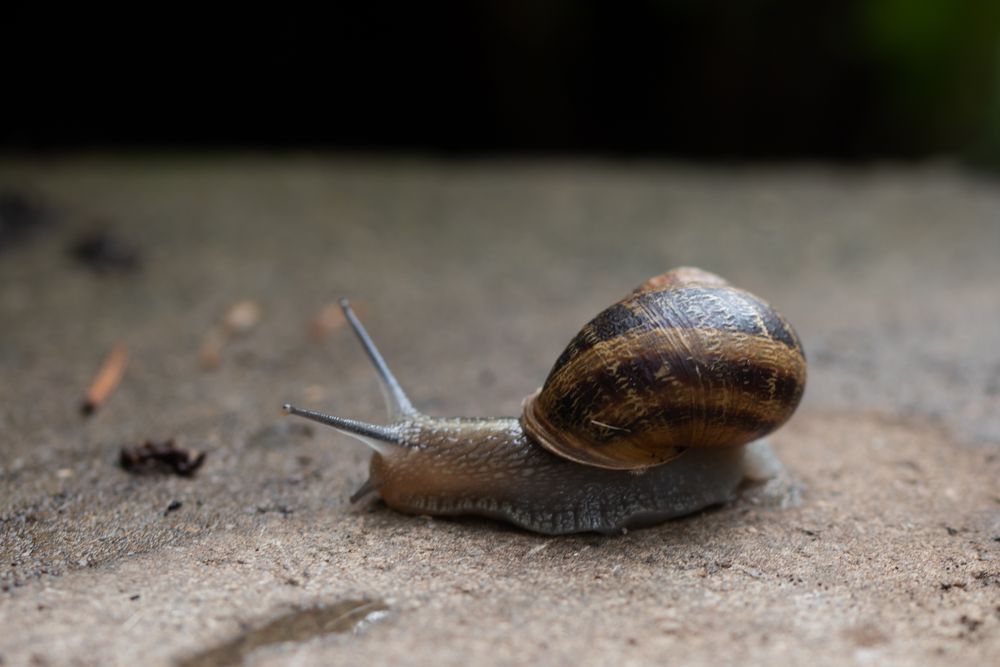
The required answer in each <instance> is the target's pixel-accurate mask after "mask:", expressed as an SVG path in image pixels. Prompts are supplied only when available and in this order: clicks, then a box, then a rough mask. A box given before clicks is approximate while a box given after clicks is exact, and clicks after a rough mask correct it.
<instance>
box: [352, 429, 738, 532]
mask: <svg viewBox="0 0 1000 667" xmlns="http://www.w3.org/2000/svg"><path fill="white" fill-rule="evenodd" d="M398 426H399V428H400V432H401V435H402V438H401V443H402V444H403V447H400V448H396V449H393V450H391V451H390V452H388V453H386V454H375V455H374V456H373V457H372V462H371V470H370V472H371V477H370V480H369V483H370V484H371V485H372V486H373V487H374V489H375V490H376V491H377V492H378V494H379V495H380V496H381V497H382V499H383V500H384V501H385V503H386V504H387V505H388V506H389V507H392V508H393V509H395V510H398V511H400V512H405V513H408V514H433V515H461V514H476V515H480V516H486V517H490V518H494V519H500V520H503V521H508V522H510V523H512V524H515V525H517V526H520V527H522V528H526V529H528V530H532V531H535V532H538V533H545V534H549V535H559V534H565V533H578V532H588V531H593V532H598V533H616V532H621V530H622V529H623V528H629V527H637V526H642V525H648V524H654V523H659V522H661V521H664V520H666V519H670V518H673V517H677V516H682V515H685V514H690V513H691V512H696V511H698V510H701V509H703V508H705V507H708V506H711V505H715V504H718V503H721V502H725V501H727V500H729V499H730V498H732V497H733V495H734V494H735V491H736V488H737V486H738V485H739V484H740V482H741V481H742V479H743V477H744V469H743V455H744V452H743V447H739V446H737V447H714V448H702V449H691V450H689V451H687V452H685V453H684V454H683V455H682V456H680V457H678V458H676V459H675V460H674V461H672V462H670V463H667V464H664V465H661V466H656V467H654V468H649V469H647V470H645V471H643V472H641V473H639V474H636V473H635V472H630V471H624V470H606V469H603V468H596V467H593V466H585V465H580V464H579V463H574V462H572V461H568V460H566V459H563V458H561V457H559V456H556V455H555V454H552V453H551V452H549V451H547V450H545V449H543V448H541V447H539V446H538V445H537V444H535V443H533V442H532V441H531V439H530V437H529V436H527V435H526V434H525V433H524V431H523V429H522V428H521V424H520V422H519V420H517V419H514V418H501V419H437V418H431V417H418V418H416V419H413V420H407V421H405V422H402V423H400V424H399V425H398Z"/></svg>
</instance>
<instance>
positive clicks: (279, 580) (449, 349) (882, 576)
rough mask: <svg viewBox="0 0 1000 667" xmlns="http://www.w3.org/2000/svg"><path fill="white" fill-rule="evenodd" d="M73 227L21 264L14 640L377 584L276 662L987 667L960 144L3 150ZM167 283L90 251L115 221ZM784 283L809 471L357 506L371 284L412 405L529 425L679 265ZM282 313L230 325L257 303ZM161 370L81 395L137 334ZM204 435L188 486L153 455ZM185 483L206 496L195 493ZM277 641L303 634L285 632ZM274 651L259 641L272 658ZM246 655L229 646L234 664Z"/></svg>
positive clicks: (9, 617) (142, 371)
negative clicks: (599, 513)
mask: <svg viewBox="0 0 1000 667" xmlns="http://www.w3.org/2000/svg"><path fill="white" fill-rule="evenodd" d="M0 187H3V188H6V189H7V190H12V189H13V190H17V191H30V192H33V193H36V194H37V195H40V196H42V197H44V199H45V200H46V201H47V202H48V203H49V205H50V206H52V207H53V208H54V210H55V222H54V224H53V225H51V226H49V227H45V228H43V229H41V230H39V233H38V234H37V235H36V236H35V237H34V238H28V239H26V240H24V241H23V242H21V243H20V244H18V245H17V246H11V247H6V248H4V250H3V251H2V252H0V323H2V326H0V377H2V378H3V381H2V383H0V479H2V487H0V558H2V560H0V584H2V592H0V628H2V632H0V657H2V664H5V665H20V664H38V665H46V664H53V665H62V664H67V665H90V664H101V665H113V664H121V665H127V664H137V663H140V662H141V663H144V664H173V663H175V662H177V661H179V660H182V659H185V658H188V657H191V656H194V655H196V654H198V653H199V652H203V651H206V650H209V649H211V648H213V647H217V646H223V645H226V644H227V642H232V641H233V640H234V639H236V638H238V637H239V636H240V633H242V632H245V631H246V630H248V629H253V628H260V627H263V626H266V625H267V624H268V622H269V621H271V620H273V619H275V618H278V617H280V616H281V615H282V614H286V613H287V612H289V610H291V609H294V608H300V607H302V608H305V607H310V606H312V605H317V604H335V603H337V602H338V601H341V600H349V599H350V600H364V599H373V600H382V601H385V602H386V603H387V604H388V606H389V612H388V615H387V616H386V617H385V618H382V619H381V620H379V621H377V622H373V623H370V624H369V625H368V626H367V627H366V628H364V630H363V631H362V632H354V633H347V634H328V635H325V636H317V637H315V638H313V639H308V640H301V638H299V640H298V641H294V642H289V643H284V644H271V645H268V646H262V647H261V648H259V649H256V650H253V651H251V652H250V653H249V655H248V656H247V661H248V662H249V663H251V664H256V665H270V664H292V663H294V664H296V665H321V664H364V665H376V664H399V665H402V664H434V665H464V664H469V663H470V662H471V663H472V664H478V665H520V664H530V663H536V664H553V665H580V664H618V665H631V664H664V663H665V662H670V663H671V664H689V665H711V666H716V665H720V664H765V663H766V664H808V665H810V666H819V665H843V664H867V663H872V664H897V665H928V664H939V665H949V666H954V665H984V664H990V663H991V661H995V660H996V657H997V655H1000V481H998V480H1000V357H998V356H997V341H998V340H1000V260H998V258H1000V184H998V182H996V181H995V180H991V179H989V178H987V177H985V176H981V175H974V174H966V173H963V172H961V171H960V170H957V169H955V168H953V167H950V166H948V165H930V166H926V167H915V168H903V167H881V168H874V167H873V168H866V169H859V170H846V169H834V168H826V167H821V166H801V167H774V168H770V167H768V168H756V167H754V168H750V167H747V168H692V167H687V166H681V165H655V164H609V163H601V162H581V163H570V162H565V163H561V162H516V161H515V162H502V161H485V162H438V161H433V160H423V159H363V158H350V159H348V158H322V157H305V156H288V157H280V158H279V157H273V158H261V157H253V156H233V157H226V158H219V157H213V158H196V157H182V156H181V157H178V156H171V157H163V158H144V157H121V158H111V157H80V158H62V159H46V160H38V161H29V160H14V159H7V160H5V161H2V162H0ZM98 219H100V220H104V221H107V224H108V225H110V227H111V229H112V230H114V231H115V232H116V233H118V234H120V235H121V236H122V237H124V238H125V239H126V240H129V241H132V242H134V243H135V244H137V245H138V246H139V247H140V248H141V250H142V252H143V255H144V262H143V267H144V268H143V270H142V271H141V272H138V273H135V274H129V275H104V276H98V275H92V274H91V273H89V272H87V271H86V270H85V269H83V268H81V267H80V266H78V265H76V264H74V263H73V261H72V260H71V259H70V258H68V256H67V254H66V247H67V245H69V244H70V243H71V242H72V240H73V239H74V238H76V237H77V236H78V235H79V234H80V233H82V232H84V231H86V230H88V229H90V228H91V226H92V225H93V224H94V221H95V220H98ZM682 264H692V265H697V266H701V267H703V268H705V269H708V270H711V271H714V272H717V273H720V274H722V275H724V276H726V277H727V278H729V279H730V280H731V281H732V282H734V283H735V284H737V285H740V286H743V287H746V288H748V289H750V290H751V291H753V292H756V293H758V294H760V295H762V296H764V297H766V298H767V299H769V300H770V301H771V302H772V303H774V304H775V305H776V306H777V307H778V308H779V309H780V310H781V311H782V312H783V313H784V314H785V315H786V316H787V318H788V319H789V320H790V321H791V322H793V323H794V324H795V326H796V327H797V329H798V332H799V334H800V335H801V337H802V340H803V341H804V343H805V346H806V351H807V354H808V356H809V358H810V364H811V366H810V378H809V386H808V388H807V392H806V398H805V400H804V403H803V405H802V407H801V409H800V411H799V412H798V413H797V414H796V416H795V417H794V418H793V420H792V422H790V423H789V424H788V426H787V427H786V428H784V429H783V430H781V431H779V432H778V433H777V434H776V435H775V436H774V438H773V441H774V445H775V448H776V450H777V452H778V454H779V456H780V457H781V458H782V459H783V461H784V462H785V464H786V465H787V468H788V472H789V474H790V476H791V478H792V480H793V487H792V492H790V493H785V494H782V493H778V494H769V493H767V492H766V490H765V491H762V490H760V489H758V490H756V491H751V492H749V493H747V494H745V495H744V496H743V497H742V498H741V499H739V500H737V501H736V502H733V503H732V504H730V505H727V506H724V507H721V508H718V509H715V510H712V511H709V512H705V513H703V514H700V515H698V516H694V517H691V518H688V519H685V520H680V521H675V522H671V523H668V524H665V525H663V526H660V527H657V528H652V529H646V530H639V531H633V532H630V533H628V534H627V535H624V536H620V537H612V538H607V537H599V536H596V535H582V536H574V537H565V538H554V539H553V538H545V537H540V536H536V535H532V534H529V533H525V532H522V531H519V530H515V529H512V528H508V527H505V526H503V525H500V524H495V523H492V522H489V521H485V520H475V519H468V520H433V519H429V518H426V517H422V518H421V517H409V516H402V515H399V514H396V513H394V512H392V511H390V510H388V509H386V508H385V507H383V506H381V505H379V504H377V503H375V504H371V503H366V504H361V505H360V506H351V505H350V504H349V502H348V500H347V498H348V496H349V495H350V493H351V492H352V491H353V490H354V489H355V488H356V487H357V486H358V485H359V484H360V483H361V482H362V481H363V479H364V477H365V470H366V463H365V462H366V460H367V456H368V455H367V453H366V452H365V451H364V449H363V447H361V446H360V445H358V444H356V443H354V442H352V441H349V440H347V439H345V438H343V437H340V436H338V435H337V434H335V433H334V432H332V431H328V430H323V429H321V428H320V427H318V426H310V427H308V428H307V427H306V426H305V425H304V424H296V423H294V422H292V421H290V420H288V419H286V418H282V417H281V416H280V415H279V406H280V405H281V404H282V403H283V402H284V401H293V402H296V403H300V404H302V405H305V406H312V407H317V408H321V409H329V410H331V411H334V412H336V413H337V414H342V415H345V416H353V417H357V418H361V419H368V420H375V421H378V420H381V419H383V415H384V410H383V407H382V405H381V397H380V395H379V392H378V388H377V386H376V383H375V379H374V376H373V373H372V371H371V369H370V368H369V366H368V363H367V360H366V359H365V357H364V356H363V354H362V352H361V350H360V349H359V347H358V345H357V343H356V341H354V340H353V339H352V337H351V335H350V333H349V332H348V331H347V330H346V329H345V328H343V327H341V328H339V329H336V330H335V331H333V333H332V334H331V335H330V336H329V337H328V338H327V339H326V341H325V342H323V343H316V342H314V341H313V340H311V339H310V338H309V336H308V335H307V334H308V322H309V320H310V319H311V318H312V317H313V316H314V315H315V314H316V312H317V311H318V310H319V309H320V308H321V307H322V306H323V305H324V304H327V303H330V302H332V301H333V300H335V299H336V298H337V297H340V296H344V295H346V296H350V297H352V298H354V299H355V300H356V301H357V303H358V304H359V309H360V310H361V312H362V315H363V317H364V319H365V321H366V322H367V324H368V326H369V329H370V331H371V333H372V335H373V336H374V337H375V339H376V340H377V341H378V342H379V344H380V345H381V347H382V349H383V352H384V353H385V355H386V357H387V359H388V360H389V362H390V364H391V365H392V366H393V368H394V369H395V371H396V373H397V375H398V376H399V378H400V380H401V382H402V383H403V384H404V386H405V387H406V388H407V389H408V390H409V393H410V395H411V397H412V398H413V400H414V402H415V403H416V404H417V405H418V406H420V407H422V408H424V409H425V410H426V411H428V412H431V413H434V414H444V415H458V414H463V415H489V414H495V415H512V414H516V413H517V412H518V409H519V404H520V401H521V398H522V397H523V396H524V395H526V394H527V393H529V392H530V391H532V390H533V389H534V388H535V387H537V386H538V385H539V384H540V383H541V382H542V380H543V379H544V376H545V374H546V373H547V371H548V369H549V367H550V366H551V364H552V363H553V362H554V360H555V359H556V357H557V356H558V354H559V352H560V351H561V348H562V347H563V345H565V343H566V342H567V341H568V340H569V339H570V338H571V337H572V335H573V334H574V333H575V332H576V331H577V329H578V328H579V326H580V325H582V324H583V323H584V322H585V321H586V320H587V319H589V318H590V317H591V316H592V315H594V314H595V313H597V312H598V311H599V310H600V309H601V308H603V307H605V306H606V305H608V304H609V303H611V302H612V301H614V300H616V299H617V298H619V297H620V296H621V295H623V294H624V293H626V292H628V291H629V290H630V289H631V288H632V287H634V286H635V285H636V284H638V283H639V282H641V281H642V280H644V279H646V278H647V277H649V276H651V275H653V274H655V273H658V272H660V271H662V270H664V269H666V268H669V267H672V266H675V265H682ZM243 299H251V300H253V301H255V302H257V303H258V304H259V306H260V307H261V309H262V316H261V320H260V323H259V324H258V325H257V326H256V327H255V328H253V330H252V331H250V332H248V333H246V334H244V335H242V336H239V337H235V338H233V339H232V340H230V341H228V342H227V343H225V344H224V345H223V346H222V347H221V349H220V352H219V362H220V363H219V367H218V368H217V369H215V370H205V369H203V368H202V365H201V363H200V361H199V349H200V347H201V346H202V344H203V341H204V340H205V337H206V336H207V335H209V332H210V331H212V330H213V327H216V326H218V323H219V322H220V321H221V320H222V318H223V317H224V315H225V312H226V310H227V308H229V307H230V306H231V305H232V304H234V303H237V302H239V301H241V300H243ZM119 340H120V341H123V342H125V343H126V344H127V346H128V348H129V350H130V353H131V363H130V365H129V367H128V370H127V372H126V375H125V379H124V381H123V382H122V384H121V386H120V387H119V388H118V390H117V392H115V394H114V395H113V396H112V397H111V399H110V400H109V401H108V403H107V404H106V405H105V406H104V407H103V408H102V409H101V410H100V411H99V412H98V413H97V414H96V415H95V416H93V417H92V418H90V419H89V420H84V419H83V418H82V417H81V416H80V414H79V403H80V401H81V400H82V398H83V392H84V390H85V388H86V386H87V384H88V382H89V380H90V378H91V377H92V376H93V374H94V372H95V371H96V368H97V366H98V365H99V363H100V361H101V359H102V357H103V356H104V354H105V353H106V352H107V350H108V349H110V347H111V346H112V345H113V344H114V342H116V341H119ZM170 437H173V438H176V439H177V442H178V444H179V445H180V446H185V447H192V448H195V449H204V450H207V451H208V457H207V459H206V462H205V464H204V466H203V467H202V468H201V470H199V471H198V473H197V475H196V476H195V477H193V478H192V479H183V478H179V477H156V476H152V477H150V476H144V477H137V476H131V475H129V474H128V473H126V472H124V471H123V470H121V469H120V468H119V467H118V466H117V463H116V457H117V453H118V450H119V448H120V447H121V446H122V445H123V444H135V443H138V442H140V441H142V440H145V439H153V440H164V439H167V438H170ZM174 501H180V502H181V505H180V507H176V508H175V509H174V510H173V511H170V512H167V511H166V510H167V508H168V507H169V506H171V504H172V503H173V502H174ZM268 627H271V628H273V627H281V626H274V625H272V626H268ZM247 646H249V644H247ZM209 655H214V654H209Z"/></svg>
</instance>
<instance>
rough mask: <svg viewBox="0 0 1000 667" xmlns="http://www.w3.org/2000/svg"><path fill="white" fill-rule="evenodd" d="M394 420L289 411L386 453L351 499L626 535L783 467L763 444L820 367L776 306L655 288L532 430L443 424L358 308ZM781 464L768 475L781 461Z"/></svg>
mask: <svg viewBox="0 0 1000 667" xmlns="http://www.w3.org/2000/svg"><path fill="white" fill-rule="evenodd" d="M341 306H342V308H343V310H344V314H345V316H346V318H347V321H348V322H349V323H350V324H351V327H352V328H353V329H354V332H355V334H357V336H358V338H359V339H360V340H361V343H362V345H363V346H364V348H365V351H366V352H367V353H368V356H369V357H370V359H371V361H372V363H373V364H374V365H375V368H376V370H377V371H378V374H379V377H380V379H381V384H382V388H383V391H384V394H385V397H386V402H387V404H388V405H389V408H390V413H391V418H392V423H391V424H390V425H388V426H381V425H375V424H368V423H365V422H360V421H356V420H353V419H344V418H341V417H334V416H330V415H325V414H321V413H318V412H313V411H311V410H304V409H300V408H296V407H293V406H291V405H288V404H286V405H285V406H284V409H285V411H286V412H287V413H291V414H295V415H299V416H302V417H306V418H308V419H311V420H314V421H317V422H320V423H323V424H327V425H329V426H332V427H334V428H336V429H337V430H339V431H341V432H342V433H346V434H348V435H351V436H354V437H356V438H358V439H359V440H361V441H362V442H364V443H365V444H367V445H368V446H369V447H371V448H372V449H373V450H374V455H373V456H372V460H371V466H370V477H369V479H368V481H367V482H365V484H364V485H363V486H362V487H361V489H359V490H358V492H357V493H355V494H354V495H353V496H352V497H351V500H352V502H353V501H357V500H359V499H360V498H362V497H364V496H366V495H367V494H369V493H371V492H375V493H377V494H378V495H379V496H381V497H382V499H383V500H384V501H385V503H386V504H387V505H389V507H392V508H393V509H396V510H399V511H401V512H406V513H410V514H431V515H459V514H475V515H480V516H486V517H490V518H493V519H500V520H504V521H508V522H510V523H513V524H515V525H517V526H520V527H522V528H526V529H528V530H532V531H536V532H539V533H546V534H553V535H555V534H563V533H577V532H586V531H595V532H600V533H614V532H621V531H622V530H623V529H625V528H630V527H636V526H643V525H650V524H654V523H658V522H661V521H664V520H666V519H669V518H673V517H677V516H681V515H684V514H690V513H692V512H696V511H698V510H701V509H703V508H705V507H708V506H710V505H715V504H718V503H722V502H725V501H727V500H729V499H731V498H732V497H733V495H734V494H735V492H736V489H737V487H738V486H739V485H740V483H741V482H742V481H743V480H744V478H745V477H747V476H752V470H753V469H754V467H755V466H759V465H760V461H756V462H755V461H754V458H755V457H759V456H764V457H767V456H769V453H768V451H767V449H766V446H765V447H764V448H763V449H758V448H756V446H754V447H748V446H747V445H748V443H754V441H758V442H759V439H760V438H762V437H763V436H764V435H766V434H768V433H770V432H771V431H773V430H774V429H776V428H778V427H779V426H781V425H782V424H783V423H785V421H787V420H788V418H789V417H790V416H791V415H792V413H793V412H794V411H795V408H796V407H797V406H798V404H799V400H800V399H801V398H802V393H803V390H804V389H805V380H806V361H805V356H804V354H803V351H802V346H801V344H800V343H799V339H798V337H797V335H796V334H795V332H794V330H793V329H792V327H791V326H790V325H789V324H788V322H786V321H785V319H784V318H783V317H782V316H781V315H779V314H778V313H777V311H775V310H774V308H772V307H771V306H770V305H769V304H767V303H766V302H764V301H763V300H761V299H759V298H758V297H756V296H754V295H752V294H750V293H749V292H746V291H744V290H741V289H738V288H736V287H732V286H730V285H729V284H728V283H727V282H726V281H725V280H723V279H722V278H720V277H719V276H716V275H714V274H712V273H708V272H706V271H702V270H700V269H695V268H688V267H684V268H679V269H674V270H672V271H668V272H666V273H664V274H661V275H659V276H656V277H654V278H651V279H650V280H648V281H646V282H645V283H643V284H642V285H640V286H639V287H638V288H636V289H635V290H634V291H633V292H632V293H630V294H629V295H628V296H626V297H625V298H624V299H622V300H621V301H619V302H618V303H616V304H614V305H613V306H611V307H609V308H607V309H606V310H604V311H602V312H601V313H600V314H598V315H597V317H595V318H594V319H592V320H591V321H590V322H589V323H588V324H587V325H586V326H584V327H583V329H582V330H581V331H580V333H578V334H577V335H576V337H575V338H573V340H572V341H571V342H570V343H569V346H568V347H567V348H566V350H565V351H564V352H563V353H562V355H561V356H560V357H559V359H558V360H557V361H556V363H555V365H554V366H553V368H552V371H551V372H550V373H549V376H548V378H547V379H546V380H545V384H544V385H543V386H542V387H541V389H539V390H538V391H537V392H535V393H534V394H532V395H531V396H529V397H527V398H526V399H525V400H524V403H523V412H522V414H521V417H520V418H517V417H502V418H483V419H478V418H464V417H463V418H438V417H429V416H427V415H423V414H421V413H420V412H418V411H417V410H416V409H415V408H414V407H413V405H412V404H411V403H410V401H409V399H408V398H407V397H406V394H405V393H404V392H403V390H402V388H401V387H400V385H399V383H398V382H397V381H396V378H395V377H394V376H393V375H392V373H391V372H390V371H389V368H388V366H387V365H386V363H385V361H384V360H383V358H382V355H381V354H379V352H378V349H377V348H376V347H375V344H374V343H373V342H372V340H371V338H370V337H369V336H368V333H367V332H366V331H365V329H364V327H363V326H362V325H361V322H360V321H359V320H358V318H357V317H356V316H355V314H354V312H353V311H352V310H351V308H350V306H349V305H348V303H347V301H346V300H344V301H342V302H341ZM765 465H766V464H765Z"/></svg>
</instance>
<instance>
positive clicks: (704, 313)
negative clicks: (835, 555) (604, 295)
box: [521, 267, 806, 470]
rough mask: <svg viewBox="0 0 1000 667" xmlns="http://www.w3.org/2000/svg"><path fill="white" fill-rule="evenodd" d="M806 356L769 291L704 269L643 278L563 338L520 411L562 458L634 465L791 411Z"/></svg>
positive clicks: (769, 426) (744, 431) (736, 435)
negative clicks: (766, 297)
mask: <svg viewBox="0 0 1000 667" xmlns="http://www.w3.org/2000/svg"><path fill="white" fill-rule="evenodd" d="M805 381H806V360H805V355H804V354H803V352H802V346H801V344H800V343H799V339H798V336H797V335H796V334H795V331H794V330H793V329H792V327H791V325H789V324H788V322H786V321H785V319H784V318H783V317H782V316H781V315H779V314H778V313H777V311H775V310H774V308H772V307H771V306H770V305H769V304H768V303H766V302H765V301H763V300H761V299H759V298H758V297H756V296H754V295H752V294H750V293H749V292H746V291H744V290H741V289H738V288H736V287H732V286H731V285H729V284H728V283H727V282H726V281H725V280H723V279H722V278H720V277H719V276H716V275H714V274H712V273H708V272H706V271H702V270H700V269H695V268H688V267H684V268H679V269H674V270H672V271H668V272H666V273H664V274H661V275H659V276H656V277H654V278H650V279H649V280H647V281H646V282H645V283H643V284H642V285H640V286H639V287H638V288H637V289H636V290H635V291H633V292H632V293H631V294H629V295H628V296H626V297H625V298H624V299H622V300H621V301H619V302H618V303H616V304H614V305H613V306H611V307H610V308H607V309H606V310H604V311H603V312H601V313H600V314H599V315H598V316H597V317H595V318H594V319H593V320H591V321H590V322H589V323H588V324H587V325H586V326H584V327H583V329H582V330H581V331H580V333H578V334H577V335H576V337H575V338H574V339H573V340H572V341H571V342H570V344H569V346H568V347H567V348H566V350H565V351H564V352H563V353H562V355H561V356H560V357H559V359H558V360H557V361H556V363H555V366H553V368H552V371H551V372H550V373H549V376H548V378H547V379H546V380H545V384H544V385H543V386H542V388H541V389H540V390H539V391H538V392H536V393H535V394H533V395H532V396H529V397H528V398H527V399H525V403H524V413H523V415H522V417H521V422H522V424H523V426H524V429H525V431H527V432H528V434H530V435H531V436H532V437H533V438H534V439H535V440H536V441H537V442H538V443H539V444H541V445H542V446H543V447H545V448H546V449H548V450H549V451H551V452H553V453H555V454H558V455H559V456H562V457H563V458H566V459H570V460H572V461H576V462H578V463H583V464H586V465H591V466H597V467H601V468H613V469H624V470H636V469H642V468H647V467H649V466H654V465H659V464H661V463H665V462H666V461H669V460H670V459H673V458H674V457H676V456H678V455H680V454H681V453H682V452H683V451H684V450H685V449H687V448H688V447H712V446H727V445H742V444H746V443H748V442H750V441H752V440H755V439H757V438H760V437H761V436H763V435H765V434H767V433H770V432H771V431H773V430H774V429H776V428H778V427H779V426H781V425H782V424H783V423H785V421H787V420H788V418H789V417H791V415H792V413H793V412H794V411H795V408H796V407H797V406H798V404H799V400H800V399H801V398H802V392H803V390H804V389H805Z"/></svg>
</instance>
